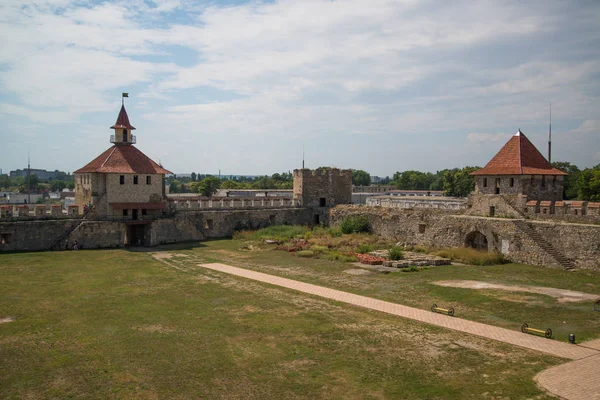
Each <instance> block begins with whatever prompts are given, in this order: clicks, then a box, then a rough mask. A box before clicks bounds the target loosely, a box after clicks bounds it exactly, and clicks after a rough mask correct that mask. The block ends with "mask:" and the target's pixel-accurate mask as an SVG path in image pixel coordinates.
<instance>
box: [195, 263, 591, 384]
mask: <svg viewBox="0 0 600 400" xmlns="http://www.w3.org/2000/svg"><path fill="white" fill-rule="evenodd" d="M200 266H201V267H204V268H208V269H211V270H215V271H219V272H224V273H227V274H231V275H236V276H241V277H244V278H248V279H253V280H255V281H260V282H265V283H269V284H271V285H276V286H281V287H285V288H288V289H293V290H297V291H299V292H303V293H308V294H312V295H315V296H320V297H324V298H327V299H331V300H335V301H339V302H342V303H347V304H352V305H355V306H360V307H365V308H369V309H371V310H377V311H381V312H385V313H388V314H392V315H397V316H399V317H404V318H409V319H413V320H415V321H420V322H424V323H427V324H431V325H437V326H441V327H444V328H448V329H453V330H456V331H460V332H465V333H470V334H472V335H476V336H482V337H484V338H488V339H492V340H497V341H499V342H504V343H508V344H512V345H515V346H520V347H524V348H527V349H530V350H536V351H541V352H543V353H547V354H551V355H553V356H557V357H562V358H568V359H571V360H579V359H583V358H586V357H590V356H593V355H600V351H598V350H596V349H593V348H589V347H582V346H578V345H573V344H569V343H564V342H558V341H555V340H549V339H545V338H543V337H538V336H533V335H526V334H524V333H522V332H521V331H517V330H514V331H513V330H509V329H505V328H499V327H496V326H491V325H486V324H482V323H479V322H473V321H468V320H466V319H461V318H456V317H449V316H447V315H443V314H436V313H433V312H431V311H428V310H427V311H426V310H421V309H418V308H413V307H408V306H403V305H400V304H396V303H390V302H388V301H383V300H377V299H374V298H371V297H365V296H360V295H357V294H352V293H348V292H343V291H341V290H335V289H330V288H326V287H323V286H317V285H312V284H310V283H304V282H299V281H295V280H292V279H287V278H281V277H279V276H274V275H269V274H264V273H262V272H256V271H251V270H248V269H243V268H237V267H232V266H229V265H225V264H200ZM599 369H600V367H599ZM599 389H600V387H599Z"/></svg>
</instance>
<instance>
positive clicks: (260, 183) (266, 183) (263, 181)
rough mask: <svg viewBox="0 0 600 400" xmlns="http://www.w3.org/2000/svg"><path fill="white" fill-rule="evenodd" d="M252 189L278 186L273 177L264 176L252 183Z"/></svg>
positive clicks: (275, 187)
mask: <svg viewBox="0 0 600 400" xmlns="http://www.w3.org/2000/svg"><path fill="white" fill-rule="evenodd" d="M252 189H277V186H276V185H275V181H273V180H272V179H271V178H269V177H268V176H263V177H261V178H259V179H258V180H256V181H255V182H253V183H252Z"/></svg>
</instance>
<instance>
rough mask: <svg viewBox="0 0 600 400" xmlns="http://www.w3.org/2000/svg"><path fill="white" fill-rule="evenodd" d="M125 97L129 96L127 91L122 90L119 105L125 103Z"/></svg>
mask: <svg viewBox="0 0 600 400" xmlns="http://www.w3.org/2000/svg"><path fill="white" fill-rule="evenodd" d="M125 97H129V93H125V92H123V97H121V105H123V106H124V105H125Z"/></svg>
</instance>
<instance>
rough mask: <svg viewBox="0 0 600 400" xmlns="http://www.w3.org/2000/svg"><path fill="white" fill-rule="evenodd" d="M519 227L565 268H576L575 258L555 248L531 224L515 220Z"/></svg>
mask: <svg viewBox="0 0 600 400" xmlns="http://www.w3.org/2000/svg"><path fill="white" fill-rule="evenodd" d="M514 223H515V225H516V226H517V228H519V229H520V230H521V231H523V232H524V233H525V234H526V235H527V237H529V239H531V240H532V241H533V242H534V243H535V244H536V245H537V246H538V247H540V248H541V249H542V250H544V251H545V252H546V253H547V254H548V255H550V256H551V257H552V258H554V260H555V261H556V262H557V263H558V264H559V265H560V266H561V267H563V268H564V269H565V270H571V269H574V268H575V263H574V262H573V260H571V259H569V258H567V257H566V256H565V255H564V254H562V253H561V252H560V251H558V250H557V249H556V248H554V247H553V246H552V245H551V244H550V243H548V242H547V241H546V239H544V238H543V237H542V235H540V234H539V233H538V232H537V231H536V230H535V229H534V228H533V227H531V225H529V224H528V223H527V222H525V221H522V220H515V221H514Z"/></svg>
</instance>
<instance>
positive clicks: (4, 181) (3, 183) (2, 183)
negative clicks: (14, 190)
mask: <svg viewBox="0 0 600 400" xmlns="http://www.w3.org/2000/svg"><path fill="white" fill-rule="evenodd" d="M11 184H12V182H11V180H10V177H9V176H8V175H6V174H2V175H0V188H9V187H10V186H11Z"/></svg>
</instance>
